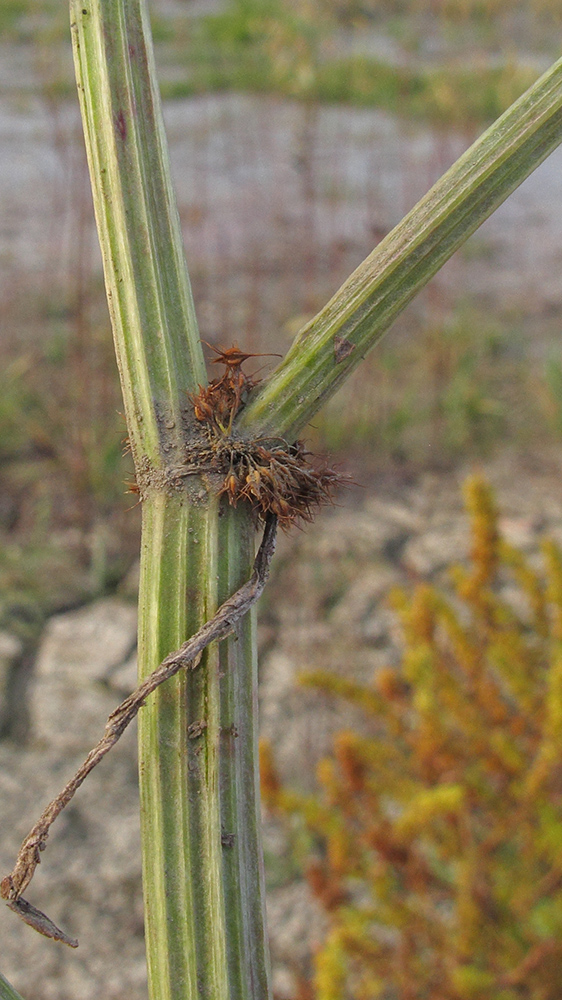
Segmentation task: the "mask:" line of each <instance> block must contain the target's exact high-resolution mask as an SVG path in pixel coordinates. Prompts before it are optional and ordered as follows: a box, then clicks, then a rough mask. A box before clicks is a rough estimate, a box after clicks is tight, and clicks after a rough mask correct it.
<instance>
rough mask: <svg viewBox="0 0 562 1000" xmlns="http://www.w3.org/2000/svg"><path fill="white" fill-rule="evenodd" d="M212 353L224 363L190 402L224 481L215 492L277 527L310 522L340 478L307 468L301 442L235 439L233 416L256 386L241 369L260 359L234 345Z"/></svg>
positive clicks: (318, 468)
mask: <svg viewBox="0 0 562 1000" xmlns="http://www.w3.org/2000/svg"><path fill="white" fill-rule="evenodd" d="M213 350H216V348H213ZM216 353H217V357H216V358H214V359H213V363H214V364H222V365H224V372H223V374H222V375H221V376H220V377H219V378H216V379H213V381H212V382H210V383H209V385H207V386H200V387H199V392H198V393H197V394H196V395H194V396H193V397H192V402H193V407H194V411H195V416H196V418H197V420H199V421H200V423H202V424H204V425H205V427H206V430H207V435H208V438H209V445H210V449H211V467H212V468H214V469H216V470H217V471H219V472H221V473H223V474H224V477H225V478H224V482H223V485H222V487H221V489H220V491H219V493H220V494H222V495H224V496H226V497H228V500H229V502H230V504H232V506H236V505H237V503H238V502H239V501H241V500H245V501H247V502H248V503H249V504H250V505H251V507H252V509H253V510H254V511H255V513H256V514H257V515H258V517H260V518H261V519H265V517H266V515H267V514H268V513H272V514H275V515H276V516H277V518H278V519H279V524H280V525H281V527H282V528H288V527H290V525H292V524H294V523H295V521H298V520H301V521H311V520H312V518H313V516H314V512H315V510H316V508H317V507H318V506H320V505H321V504H324V503H329V502H331V501H332V498H333V494H334V491H335V489H336V487H337V486H338V485H339V484H341V483H342V482H343V478H342V477H341V476H340V475H339V474H338V473H337V472H336V471H334V469H330V468H328V467H327V466H326V465H322V464H320V463H315V464H312V463H311V462H310V460H309V453H308V452H307V451H305V449H304V447H303V445H302V444H301V443H300V442H296V443H295V444H288V443H287V442H286V441H284V440H283V439H282V438H268V439H263V440H259V441H244V440H236V439H234V438H233V437H232V428H233V423H234V418H235V417H236V415H237V413H239V411H240V409H241V408H242V407H243V406H244V404H245V402H246V400H247V398H248V395H249V393H250V391H251V390H252V389H253V388H254V387H255V386H256V385H257V384H258V382H259V379H256V378H255V377H253V376H251V375H248V374H246V372H244V370H243V367H242V366H243V364H244V362H245V361H247V360H248V359H249V358H252V357H261V356H262V355H255V354H247V353H245V352H244V351H241V350H240V349H239V348H238V347H237V346H236V345H234V346H233V347H229V348H226V349H224V350H217V351H216Z"/></svg>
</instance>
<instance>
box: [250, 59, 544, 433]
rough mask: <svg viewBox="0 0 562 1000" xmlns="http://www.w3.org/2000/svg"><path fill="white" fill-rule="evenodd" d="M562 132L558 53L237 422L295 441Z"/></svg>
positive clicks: (310, 327) (364, 268)
mask: <svg viewBox="0 0 562 1000" xmlns="http://www.w3.org/2000/svg"><path fill="white" fill-rule="evenodd" d="M561 141H562V59H560V60H558V62H556V63H555V64H554V65H553V66H552V67H551V68H550V69H549V70H548V72H546V73H545V74H544V75H543V76H542V77H541V78H540V79H539V80H538V81H537V82H536V83H535V84H534V85H533V87H531V88H530V89H529V90H528V91H527V92H526V93H525V94H524V95H523V96H522V97H521V98H520V99H519V100H518V101H516V102H515V104H513V105H512V106H511V107H510V108H509V109H508V110H507V111H506V113H505V114H504V115H502V117H501V118H499V119H498V121H497V122H496V123H495V124H494V125H492V126H491V128H489V129H488V130H487V131H486V132H485V133H484V134H483V135H482V136H481V137H480V139H478V140H477V141H476V142H475V143H474V144H473V145H472V146H471V147H470V149H469V150H468V151H467V152H466V153H465V154H464V155H463V156H461V158H460V159H459V160H457V162H456V163H455V164H454V165H453V166H452V167H451V168H450V170H448V171H447V173H445V174H444V175H443V177H442V178H441V179H440V180H439V181H438V182H437V183H436V184H435V185H434V187H433V188H432V189H431V190H430V191H429V192H428V194H427V195H426V196H425V197H424V198H423V199H422V200H421V201H420V202H419V203H418V204H417V205H416V206H415V208H413V209H412V211H411V212H410V213H409V214H408V215H407V216H406V217H405V218H404V219H403V220H402V222H400V223H399V225H398V226H396V228H395V229H393V231H392V232H391V233H390V234H389V235H388V236H387V237H386V238H385V239H384V240H383V241H382V242H381V243H380V244H379V245H378V246H377V247H376V249H375V250H374V251H373V252H372V253H371V254H370V255H369V257H367V258H366V260H365V261H364V262H363V263H362V264H361V265H360V266H359V267H358V268H357V270H356V271H354V272H353V274H352V275H351V276H350V277H349V278H348V279H347V281H346V282H345V283H344V284H343V285H342V287H341V288H340V289H339V291H338V292H336V294H335V295H334V297H333V298H332V299H331V300H330V302H328V304H327V305H326V306H325V307H324V308H323V309H322V310H321V312H319V313H318V315H317V316H315V317H314V319H312V320H311V321H310V322H309V323H308V324H307V325H306V326H305V327H304V328H303V329H302V330H301V331H300V333H299V334H298V335H297V337H296V339H295V342H294V344H293V345H292V347H291V349H290V351H289V352H288V354H287V356H286V357H285V359H284V360H283V361H282V362H281V364H280V365H279V366H278V367H277V369H276V370H275V371H274V372H273V374H272V375H271V376H270V378H269V379H268V380H267V381H266V382H265V383H264V384H263V386H260V388H259V389H258V390H257V391H256V393H255V395H254V397H253V399H252V400H251V402H250V404H249V405H248V406H247V407H246V409H245V410H244V411H243V412H242V414H241V417H240V419H239V420H238V422H237V429H238V431H239V432H240V433H241V434H243V435H244V436H248V437H249V436H255V437H257V436H262V435H280V436H282V437H284V438H286V439H287V440H289V441H291V440H294V439H295V437H296V436H297V435H298V434H299V432H300V431H302V429H303V427H304V426H305V425H306V424H307V423H308V421H309V420H310V419H311V418H312V417H313V416H314V414H315V413H316V412H317V411H318V410H319V409H320V407H321V406H322V405H323V404H324V403H325V402H326V400H327V399H329V398H330V396H332V395H333V394H334V393H335V391H336V390H337V388H338V387H339V385H340V384H341V383H342V382H343V381H344V380H345V379H346V378H347V377H348V375H349V374H350V373H351V371H352V370H353V369H354V368H355V367H356V366H357V365H358V364H359V363H360V362H361V360H362V359H363V357H364V356H365V354H366V353H367V352H368V351H369V350H370V349H371V348H372V347H373V346H374V345H375V344H376V343H377V341H378V340H380V338H381V337H382V335H383V334H384V333H385V332H386V330H388V328H389V326H390V325H391V323H392V322H393V321H394V319H395V318H396V317H397V316H398V314H399V313H400V312H401V311H402V310H403V309H404V307H405V306H406V305H407V304H408V302H410V300H411V299H412V298H413V297H414V296H415V295H416V293H417V292H418V291H419V290H420V289H421V288H422V287H423V286H424V285H425V284H426V283H427V282H428V281H429V279H430V278H431V277H432V276H433V275H434V274H435V273H436V272H437V271H438V270H439V268H440V267H442V266H443V264H444V263H445V261H447V260H448V259H449V257H451V255H452V254H453V253H454V252H455V250H457V249H458V248H459V247H460V246H461V245H462V244H463V243H464V242H465V240H466V239H467V238H468V237H469V236H470V235H471V233H473V232H474V231H475V229H477V228H478V226H479V225H481V223H482V222H484V220H485V219H487V218H488V216H489V215H491V214H492V212H493V211H494V210H495V209H496V208H497V207H498V206H499V205H501V203H502V202H503V201H505V199H506V198H507V197H508V195H509V194H511V192H512V191H513V190H514V189H515V188H516V187H518V185H519V184H521V183H522V181H524V180H525V178H526V177H527V176H528V175H529V174H530V173H531V172H532V171H533V170H534V169H535V168H536V167H537V166H538V165H539V164H540V163H542V161H543V160H544V159H545V158H546V157H547V156H548V154H549V153H551V152H552V150H553V149H555V148H556V146H558V144H559V143H560V142H561Z"/></svg>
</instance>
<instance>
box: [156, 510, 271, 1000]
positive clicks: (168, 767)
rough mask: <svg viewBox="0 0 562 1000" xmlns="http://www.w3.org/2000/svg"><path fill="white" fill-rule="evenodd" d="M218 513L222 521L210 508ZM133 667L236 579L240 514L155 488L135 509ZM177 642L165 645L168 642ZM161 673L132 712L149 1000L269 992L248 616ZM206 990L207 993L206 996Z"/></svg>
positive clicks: (245, 563) (244, 519) (208, 610)
mask: <svg viewBox="0 0 562 1000" xmlns="http://www.w3.org/2000/svg"><path fill="white" fill-rule="evenodd" d="M221 514H222V516H220V515H221ZM143 519H144V524H143V545H142V561H141V593H140V604H139V609H140V623H139V671H140V675H141V676H146V675H147V674H148V673H150V672H151V670H152V669H154V666H155V665H157V663H158V662H160V660H161V659H163V657H164V656H165V655H166V654H167V652H168V651H169V650H167V648H166V647H167V646H168V644H169V642H170V637H171V636H172V635H174V634H175V635H176V637H177V639H178V640H179V639H180V638H181V636H182V634H190V633H191V632H193V631H195V629H196V627H197V624H196V623H197V622H198V621H199V620H200V618H201V617H203V618H204V617H210V616H211V615H212V613H213V612H214V610H215V608H216V605H217V603H220V602H221V601H222V599H223V597H227V596H228V595H229V594H231V593H232V592H233V591H234V590H236V589H237V587H238V586H240V584H241V583H243V582H244V580H245V579H247V577H248V575H249V572H250V571H251V565H252V559H253V548H254V541H253V539H254V531H253V527H252V524H251V522H250V521H249V518H248V515H247V513H245V512H243V511H233V510H231V509H228V508H226V509H223V510H221V509H220V508H219V505H218V503H214V504H212V505H211V506H210V507H209V508H208V509H207V510H198V509H197V508H194V507H192V506H187V505H186V504H184V503H182V502H181V500H170V498H163V497H161V496H158V497H155V498H154V500H151V499H149V500H148V501H147V502H145V506H144V509H143ZM173 644H174V643H172V645H173ZM204 656H205V659H204V661H203V663H202V665H201V667H200V669H199V670H197V671H196V672H195V673H188V674H187V675H178V676H177V677H176V678H174V679H173V680H172V681H167V682H166V683H165V684H164V685H162V687H161V688H159V689H158V691H156V692H155V695H154V696H153V697H151V699H150V700H149V702H147V704H146V706H145V707H144V708H143V710H142V711H141V713H140V716H139V727H140V732H139V746H140V755H141V757H140V774H141V810H142V811H141V816H142V835H143V844H144V850H143V870H144V883H145V893H146V936H147V956H148V963H149V978H150V983H151V993H152V997H153V1000H184V998H185V1000H195V998H198V997H200V996H210V997H213V1000H215V998H216V1000H263V998H267V997H268V996H269V961H268V953H267V938H266V931H265V917H264V913H265V901H264V880H263V864H262V852H261V842H260V828H259V783H258V774H257V765H256V761H257V730H256V725H257V722H256V707H257V706H256V691H257V671H256V654H255V621H254V618H253V614H252V613H250V614H249V615H248V616H246V618H244V619H242V620H241V622H240V623H239V624H238V626H237V629H236V633H235V635H234V636H233V638H232V639H229V640H227V641H226V642H224V643H222V644H221V646H220V647H219V648H218V649H217V648H216V647H215V648H212V647H211V648H210V649H209V650H207V651H206V653H205V654H204ZM203 985H204V986H205V992H203Z"/></svg>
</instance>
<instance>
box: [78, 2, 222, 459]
mask: <svg viewBox="0 0 562 1000" xmlns="http://www.w3.org/2000/svg"><path fill="white" fill-rule="evenodd" d="M70 9H71V27H72V40H73V50H74V62H75V70H76V79H77V84H78V94H79V98H80V106H81V111H82V120H83V125H84V134H85V139H86V150H87V154H88V162H89V166H90V176H91V181H92V191H93V198H94V208H95V213H96V221H97V225H98V233H99V239H100V245H101V248H102V255H103V262H104V273H105V282H106V289H107V297H108V303H109V309H110V313H111V321H112V326H113V334H114V340H115V349H116V354H117V363H118V365H119V373H120V377H121V384H122V389H123V397H124V402H125V412H126V417H127V426H128V430H129V438H130V442H131V447H132V451H133V456H134V458H135V465H136V466H137V467H138V465H139V464H140V461H141V458H142V459H143V460H146V458H148V459H149V460H150V461H151V463H153V464H154V465H156V466H161V465H162V464H164V461H165V456H164V455H163V451H162V446H163V444H164V443H165V444H166V447H167V449H170V447H174V448H176V449H178V450H180V449H181V444H182V442H183V427H182V420H183V415H184V411H185V409H186V403H187V399H186V395H185V393H186V390H193V389H195V388H196V387H197V385H198V383H200V382H201V383H203V382H205V381H206V374H205V365H204V359H203V353H202V348H201V343H200V340H199V336H198V332H197V323H196V319H195V312H194V308H193V302H192V296H191V289H190V284H189V277H188V274H187V268H186V264H185V259H184V253H183V243H182V237H181V231H180V226H179V219H178V213H177V208H176V203H175V197H174V193H173V189H172V182H171V176H170V166H169V160H168V153H167V147H166V139H165V135H164V125H163V121H162V113H161V108H160V99H159V95H158V88H157V84H156V78H155V71H154V59H153V53H152V45H151V41H150V28H149V24H148V14H147V11H146V6H145V3H144V2H143V0H84V2H82V0H80V2H76V0H71V4H70Z"/></svg>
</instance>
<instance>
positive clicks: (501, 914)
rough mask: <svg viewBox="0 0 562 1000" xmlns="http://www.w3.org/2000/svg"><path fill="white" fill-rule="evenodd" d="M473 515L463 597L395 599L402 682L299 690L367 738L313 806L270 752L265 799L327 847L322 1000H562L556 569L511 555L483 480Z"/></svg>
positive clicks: (358, 740)
mask: <svg viewBox="0 0 562 1000" xmlns="http://www.w3.org/2000/svg"><path fill="white" fill-rule="evenodd" d="M466 502H467V508H468V511H469V514H470V517H471V522H472V551H471V560H470V564H469V567H468V568H463V567H457V568H455V570H454V572H453V574H452V579H453V594H452V596H450V597H446V596H444V594H443V593H441V592H440V591H438V590H437V589H435V588H433V587H431V586H428V585H423V586H419V587H418V588H417V589H416V590H415V592H414V593H413V595H407V594H406V593H404V592H403V591H400V592H396V593H395V594H393V595H392V602H393V605H394V607H395V608H396V610H397V613H398V614H399V616H400V619H401V622H402V625H403V631H404V654H403V658H402V662H401V665H400V667H399V668H398V669H391V668H386V669H384V670H381V671H379V673H378V674H377V675H376V677H375V680H374V683H373V685H372V686H370V687H368V688H366V687H363V686H361V685H358V684H356V683H354V682H351V681H349V680H345V679H342V678H340V677H336V676H332V675H326V674H322V673H316V674H313V675H309V676H308V677H306V678H305V682H306V683H308V684H314V685H316V686H320V687H321V688H322V689H323V690H325V691H329V692H332V693H333V694H335V695H339V696H343V697H345V698H346V699H348V700H350V701H352V702H354V703H355V704H358V705H360V706H361V707H362V708H363V710H364V711H365V713H366V714H367V716H368V717H369V718H370V719H371V720H372V732H371V733H370V735H368V736H364V735H358V734H356V733H353V732H340V733H339V735H338V737H337V739H336V741H335V745H334V752H333V756H332V757H331V758H330V759H328V760H325V761H323V762H322V764H321V766H320V768H319V775H318V776H319V781H320V792H319V794H318V796H317V797H316V798H314V797H304V796H299V795H298V794H296V793H293V792H290V791H288V790H286V789H283V787H282V786H281V785H280V784H279V782H278V779H277V778H276V776H275V771H274V767H273V764H272V760H271V755H270V753H269V751H268V748H267V747H264V748H263V766H264V776H265V779H266V780H265V782H264V794H265V798H266V801H267V802H268V803H269V805H270V807H271V808H273V809H275V810H278V811H282V812H285V813H289V812H291V813H298V814H300V816H301V817H302V818H303V820H304V822H305V823H306V825H307V827H308V828H309V830H310V831H311V832H312V834H313V837H314V842H315V844H316V849H315V853H314V855H313V856H312V857H311V859H310V863H309V870H308V878H309V882H310V885H311V888H312V891H313V892H314V893H315V894H316V896H317V898H318V899H319V900H320V901H321V903H322V904H323V906H324V908H325V910H326V913H327V919H328V923H329V932H328V935H327V938H326V941H325V944H324V946H323V947H322V949H321V950H320V951H319V952H318V953H317V955H316V956H315V968H316V973H315V977H314V981H313V984H312V987H313V995H314V996H315V998H316V1000H377V998H381V1000H474V998H479V1000H484V998H486V1000H558V998H559V997H560V995H561V993H562V766H561V763H562V556H561V554H560V552H559V551H558V549H557V548H556V546H555V545H554V544H553V543H551V542H548V543H545V545H544V546H543V562H544V569H543V570H542V571H541V570H539V571H537V570H535V569H534V568H533V566H532V565H531V564H530V562H529V561H528V560H527V559H526V558H525V557H524V556H523V555H522V554H521V553H520V552H519V551H517V550H515V549H513V548H512V547H511V546H509V545H508V544H507V543H506V542H505V541H503V540H502V538H501V537H500V534H499V532H498V518H497V512H496V508H495V504H494V501H493V498H492V495H491V492H490V490H489V488H488V487H487V486H486V484H485V483H484V482H482V481H481V480H480V479H477V478H473V479H471V480H470V481H469V482H468V484H467V487H466ZM507 582H509V583H510V584H511V589H512V590H513V584H514V583H515V584H516V586H517V588H518V599H517V601H513V599H510V600H508V599H507V598H506V596H504V593H503V585H504V584H505V583H507ZM508 596H509V595H508Z"/></svg>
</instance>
